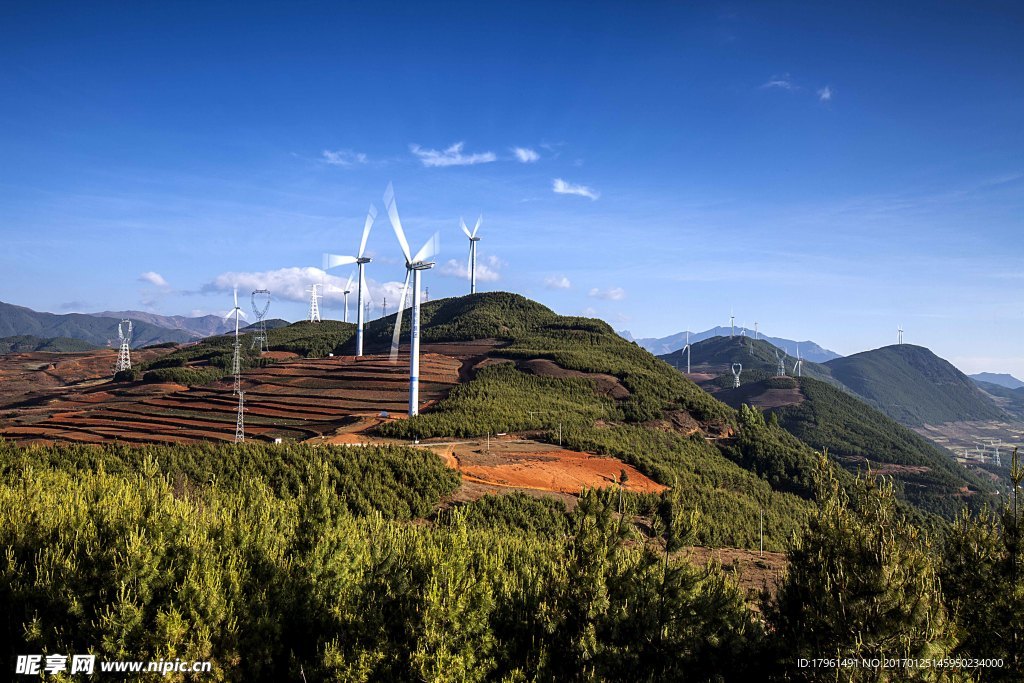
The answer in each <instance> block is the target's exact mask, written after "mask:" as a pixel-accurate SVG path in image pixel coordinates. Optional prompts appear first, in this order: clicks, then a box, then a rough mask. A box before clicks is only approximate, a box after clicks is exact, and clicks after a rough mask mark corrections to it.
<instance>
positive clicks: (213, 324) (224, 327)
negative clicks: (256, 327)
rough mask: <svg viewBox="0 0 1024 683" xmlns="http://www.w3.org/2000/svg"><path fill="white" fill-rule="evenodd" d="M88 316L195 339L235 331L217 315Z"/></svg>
mask: <svg viewBox="0 0 1024 683" xmlns="http://www.w3.org/2000/svg"><path fill="white" fill-rule="evenodd" d="M89 315H92V316H96V317H99V318H118V319H121V318H128V319H130V320H131V321H132V322H133V324H135V323H138V322H139V321H142V322H146V323H149V324H151V325H156V326H157V327H163V328H165V329H168V330H183V331H185V332H188V333H189V334H191V335H192V336H193V337H195V338H196V339H201V338H203V337H209V336H212V335H215V334H225V333H226V332H228V331H232V332H233V331H234V329H235V324H234V323H233V322H228V321H226V320H224V318H222V317H221V316H219V315H203V316H199V317H197V318H189V317H186V316H183V315H157V314H156V313H147V312H145V311H103V312H102V313H89ZM250 317H251V315H250Z"/></svg>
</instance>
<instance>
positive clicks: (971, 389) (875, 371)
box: [659, 336, 1024, 427]
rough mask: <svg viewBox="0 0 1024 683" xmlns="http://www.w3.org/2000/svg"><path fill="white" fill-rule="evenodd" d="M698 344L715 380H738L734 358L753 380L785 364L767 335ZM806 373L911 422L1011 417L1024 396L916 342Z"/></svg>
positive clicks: (702, 364) (674, 357) (671, 359)
mask: <svg viewBox="0 0 1024 683" xmlns="http://www.w3.org/2000/svg"><path fill="white" fill-rule="evenodd" d="M691 340H692V337H691ZM690 350H691V354H692V358H691V362H690V369H691V371H692V372H694V373H698V372H701V373H710V374H714V375H718V376H719V377H718V379H716V380H715V381H714V382H715V385H717V386H718V387H719V388H728V387H730V386H731V385H732V376H731V373H730V371H729V366H730V365H731V364H732V363H741V364H742V365H743V371H742V374H741V381H742V382H743V383H745V384H746V383H749V382H757V381H762V380H765V379H767V378H769V377H772V376H773V375H775V374H776V368H777V366H778V360H777V358H776V355H775V351H776V349H775V348H773V347H772V346H771V345H769V344H768V342H766V341H764V340H757V341H754V340H751V339H749V338H748V339H742V338H737V337H728V336H725V337H713V338H711V339H707V340H704V341H700V342H697V343H691V346H690ZM779 354H780V355H781V356H782V358H783V361H784V363H785V367H786V374H787V375H792V374H793V364H794V362H795V360H796V359H795V358H793V357H792V356H788V355H782V351H781V350H780V351H779ZM801 355H803V347H802V346H801ZM659 357H660V358H661V359H662V360H664V361H666V362H668V363H669V364H670V365H672V366H674V367H676V368H679V369H682V370H685V368H686V357H685V355H684V354H682V353H680V352H679V351H676V352H674V353H669V354H662V355H661V356H659ZM802 374H803V376H804V377H812V378H815V379H819V380H822V381H825V382H827V383H830V384H833V385H836V386H839V387H841V388H843V389H845V390H847V391H848V392H849V393H851V394H853V395H854V396H857V397H858V398H860V399H861V400H863V401H864V402H865V403H867V404H868V405H869V406H871V407H873V408H874V409H876V410H878V411H880V412H881V413H883V414H885V415H886V416H888V417H890V418H892V419H893V420H896V421H897V422H899V423H901V424H903V425H906V426H910V427H917V426H921V425H924V424H944V423H947V422H958V421H962V420H1000V419H1006V418H1007V417H1008V413H1009V414H1010V415H1016V414H1017V410H1018V407H1019V406H1020V405H1021V403H1020V402H1021V399H1022V398H1024V392H1022V394H1021V395H1018V394H1017V393H1016V390H1010V389H1006V388H1005V387H1001V386H998V385H992V384H988V386H987V387H985V388H986V391H988V393H986V392H985V391H982V388H981V387H979V386H978V383H977V382H976V381H974V380H971V379H970V378H969V377H967V375H965V374H963V373H962V372H960V371H959V370H957V369H956V368H955V367H953V365H951V364H950V363H949V362H947V361H945V360H943V359H941V358H939V357H938V356H936V355H935V354H934V353H932V352H931V351H930V350H928V349H926V348H924V347H922V346H914V345H913V344H897V345H893V346H885V347H882V348H880V349H874V350H872V351H864V352H862V353H857V354H854V355H852V356H846V357H840V358H833V359H832V360H829V361H827V362H825V363H814V362H811V361H807V360H805V361H804V363H803V373H802ZM989 388H991V390H990V391H989ZM997 397H998V398H997Z"/></svg>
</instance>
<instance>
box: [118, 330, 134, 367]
mask: <svg viewBox="0 0 1024 683" xmlns="http://www.w3.org/2000/svg"><path fill="white" fill-rule="evenodd" d="M117 338H118V339H119V340H120V342H121V345H120V348H119V349H118V351H117V364H116V365H115V366H114V372H121V371H122V370H131V369H132V352H131V348H130V346H131V343H132V321H131V320H122V321H121V322H119V323H118V324H117Z"/></svg>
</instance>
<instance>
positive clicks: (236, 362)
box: [224, 285, 248, 394]
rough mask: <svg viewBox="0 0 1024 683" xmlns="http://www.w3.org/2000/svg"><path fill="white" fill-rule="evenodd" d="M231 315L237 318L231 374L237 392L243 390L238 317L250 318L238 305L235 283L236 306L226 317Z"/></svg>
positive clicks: (246, 319) (226, 318) (234, 391)
mask: <svg viewBox="0 0 1024 683" xmlns="http://www.w3.org/2000/svg"><path fill="white" fill-rule="evenodd" d="M231 317H234V319H235V356H234V359H233V360H232V361H231V374H233V375H234V376H235V386H234V390H233V392H232V393H235V394H237V393H238V392H239V391H241V384H242V380H241V378H240V376H239V375H241V372H242V360H241V350H240V349H239V346H238V319H239V318H241V319H242V320H245V321H246V322H248V318H246V317H245V312H243V311H242V309H241V307H240V306H239V305H238V285H235V307H234V308H232V309H231V310H230V311H228V312H227V315H225V316H224V319H225V320H228V319H229V318H231Z"/></svg>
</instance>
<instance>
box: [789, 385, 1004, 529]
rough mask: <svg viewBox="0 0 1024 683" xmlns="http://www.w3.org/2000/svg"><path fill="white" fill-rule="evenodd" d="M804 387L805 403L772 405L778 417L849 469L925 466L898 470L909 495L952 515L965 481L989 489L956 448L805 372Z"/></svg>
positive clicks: (981, 498) (897, 476) (979, 499)
mask: <svg viewBox="0 0 1024 683" xmlns="http://www.w3.org/2000/svg"><path fill="white" fill-rule="evenodd" d="M800 390H801V392H802V393H803V394H804V397H805V401H804V402H803V403H800V404H798V405H792V406H786V407H784V408H779V409H775V410H773V411H772V412H773V413H774V414H775V415H777V416H778V420H779V423H780V424H781V425H782V426H783V427H784V428H785V429H786V430H787V431H789V432H790V433H792V434H793V435H794V436H796V437H797V438H799V439H800V440H801V441H803V442H804V443H807V444H809V445H811V446H813V447H814V448H816V449H826V448H827V449H828V451H829V454H830V455H831V456H833V458H835V459H837V460H838V461H839V462H840V463H842V464H843V465H844V466H846V467H847V468H848V469H850V470H851V471H856V470H857V469H864V467H865V464H867V465H869V466H871V467H874V468H875V469H877V468H878V466H879V465H884V464H891V465H901V466H909V467H927V468H928V471H927V472H920V473H918V472H912V471H911V472H901V473H897V474H895V476H894V478H895V479H896V481H897V482H899V484H900V485H901V487H902V489H903V492H904V494H903V495H904V497H905V499H906V500H908V501H909V502H911V503H913V504H914V505H917V506H918V507H921V508H923V509H926V510H929V511H932V512H935V513H938V514H942V515H943V516H946V517H952V516H953V514H955V512H956V510H957V508H958V507H959V505H958V500H957V498H956V496H957V493H958V491H959V490H960V489H961V487H965V486H966V487H970V488H971V489H972V490H974V491H989V490H990V489H991V486H988V485H986V484H985V483H984V482H983V481H981V480H980V479H978V477H976V476H975V475H974V474H972V473H970V472H968V471H967V470H966V469H964V468H963V467H961V466H960V465H958V464H957V463H956V461H955V460H953V457H952V454H950V453H948V452H945V451H943V450H942V449H940V448H938V447H937V446H935V445H934V444H932V443H931V442H930V441H928V440H927V439H925V438H923V437H921V436H919V435H918V434H916V433H915V432H913V431H911V430H910V429H907V428H906V427H904V426H903V425H901V424H899V423H897V422H895V421H894V420H891V419H890V418H888V417H886V416H885V415H883V414H882V413H880V412H878V411H877V410H875V409H873V408H871V407H870V406H868V405H866V404H865V403H864V402H862V401H859V400H857V399H856V398H854V397H853V396H850V395H848V394H846V393H845V392H843V391H840V390H839V389H836V388H835V387H832V386H830V385H828V384H826V383H824V382H820V381H817V380H814V379H810V378H806V377H805V378H803V379H802V380H801V381H800ZM864 460H866V461H867V462H866V463H865V462H864ZM970 500H971V501H972V503H977V504H980V503H983V502H984V501H985V500H988V497H987V496H973V497H971V499H970ZM973 506H974V507H977V505H973Z"/></svg>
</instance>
